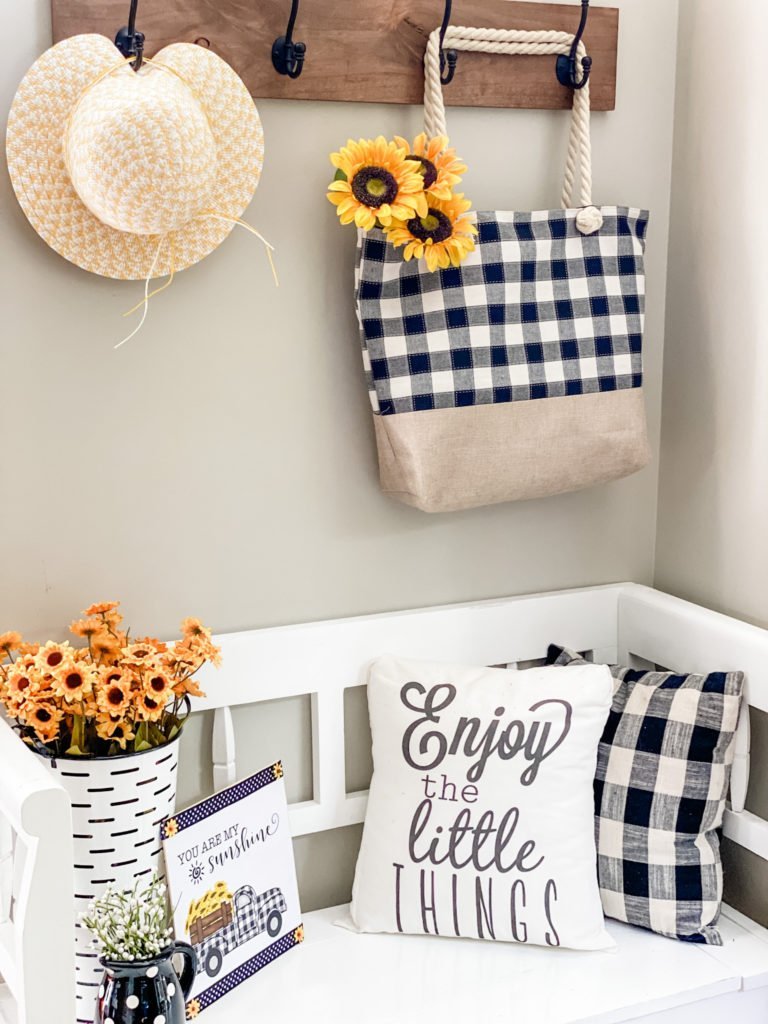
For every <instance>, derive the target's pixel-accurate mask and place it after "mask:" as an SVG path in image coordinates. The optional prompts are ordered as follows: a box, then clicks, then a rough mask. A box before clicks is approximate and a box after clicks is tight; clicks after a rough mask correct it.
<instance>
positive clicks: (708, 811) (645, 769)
mask: <svg viewBox="0 0 768 1024" xmlns="http://www.w3.org/2000/svg"><path fill="white" fill-rule="evenodd" d="M547 660H548V661H549V662H550V663H551V664H554V665H573V666H583V665H585V664H586V662H585V661H584V659H583V658H582V657H581V656H580V655H579V654H577V653H576V652H575V651H569V650H567V649H566V648H563V647H556V646H554V645H553V646H552V647H550V649H549V654H548V658H547ZM611 674H612V675H613V678H614V695H613V703H612V706H611V713H610V715H609V716H608V721H607V723H606V726H605V731H604V732H603V737H602V740H601V742H600V749H599V752H598V757H597V775H596V777H595V825H596V834H597V852H598V875H599V880H600V896H601V898H602V901H603V908H604V910H605V913H606V914H607V915H608V917H614V918H616V919H617V920H619V921H627V922H629V923H630V924H635V925H640V926H641V927H643V928H650V929H651V930H652V931H654V932H659V933H660V934H661V935H667V936H669V937H670V938H677V939H683V940H685V941H688V942H706V943H709V944H711V945H721V944H722V939H721V937H720V933H719V932H718V930H717V927H716V922H717V918H718V916H719V913H720V903H721V900H722V896H723V868H722V862H721V859H720V842H719V837H718V832H717V830H718V829H719V828H720V825H721V823H722V820H723V811H724V809H725V801H726V797H727V795H728V783H729V779H730V770H731V765H732V763H733V750H734V744H733V740H734V736H735V732H736V726H737V724H738V720H739V706H740V701H741V694H742V689H743V685H744V675H743V673H741V672H712V673H710V674H709V675H677V674H675V673H674V672H648V671H645V670H636V669H631V668H622V667H621V666H619V665H613V666H611ZM575 682H576V681H575V680H574V683H575ZM576 685H578V684H576Z"/></svg>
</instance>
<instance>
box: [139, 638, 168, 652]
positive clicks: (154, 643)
mask: <svg viewBox="0 0 768 1024" xmlns="http://www.w3.org/2000/svg"><path fill="white" fill-rule="evenodd" d="M133 642H134V643H135V644H141V645H142V646H144V647H151V648H152V650H153V651H154V652H155V653H156V654H165V652H166V651H167V650H168V644H165V643H163V641H162V640H158V639H157V637H154V636H142V637H139V638H137V639H136V640H134V641H133Z"/></svg>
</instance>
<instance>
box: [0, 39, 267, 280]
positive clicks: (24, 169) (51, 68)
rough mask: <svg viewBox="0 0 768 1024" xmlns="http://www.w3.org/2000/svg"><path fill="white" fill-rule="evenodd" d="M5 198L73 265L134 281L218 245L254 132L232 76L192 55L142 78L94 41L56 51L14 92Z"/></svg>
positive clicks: (167, 55) (242, 182)
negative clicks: (12, 195) (14, 200)
mask: <svg viewBox="0 0 768 1024" xmlns="http://www.w3.org/2000/svg"><path fill="white" fill-rule="evenodd" d="M6 151H7V156H8V169H9V171H10V176H11V181H12V183H13V187H14V190H15V192H16V196H17V197H18V200H19V203H20V204H21V207H22V209H23V210H24V213H25V214H26V216H27V217H28V219H29V221H30V223H31V224H32V226H33V227H34V229H35V231H37V233H38V234H39V235H40V236H41V238H43V239H44V240H45V241H46V242H47V243H48V245H50V246H51V248H53V249H55V250H56V252H58V253H60V254H61V255H62V256H64V257H65V258H66V259H68V260H71V262H72V263H75V264H77V266H79V267H82V268H83V269H84V270H90V271H92V272H93V273H95V274H102V275H103V276H105V277H114V278H120V279H123V280H139V279H146V278H148V277H161V276H163V275H165V274H169V273H171V272H172V271H178V270H183V269H184V267H188V266H190V265H191V264H193V263H197V262H198V261H199V260H201V259H203V257H205V256H207V255H208V254H209V253H210V252H212V251H213V250H214V249H215V248H216V247H217V246H218V245H220V244H221V243H222V242H223V241H224V239H225V238H226V237H227V235H228V234H229V232H230V231H231V230H232V228H233V226H234V223H235V221H236V220H237V219H239V218H240V216H241V215H242V213H243V211H244V210H245V208H246V207H247V205H248V203H249V202H250V201H251V199H252V197H253V193H254V191H255V190H256V186H257V184H258V181H259V176H260V175H261V168H262V164H263V161H264V135H263V132H262V127H261V121H260V119H259V115H258V112H257V110H256V107H255V105H254V103H253V100H252V99H251V96H250V94H249V93H248V90H247V89H246V87H245V85H244V84H243V82H242V81H241V79H240V78H239V77H238V75H237V74H236V73H235V72H234V71H233V70H232V68H231V67H230V66H229V65H228V64H227V63H226V62H225V61H223V60H222V59H221V58H220V57H217V56H216V54H214V53H212V52H211V51H210V50H207V49H204V48H203V47H200V46H195V45H193V44H191V43H174V44H172V45H171V46H166V47H165V48H164V49H162V50H161V51H160V52H159V53H158V54H156V55H155V57H153V58H152V60H151V61H148V62H145V64H144V66H143V67H142V68H141V69H140V70H139V71H137V72H136V71H134V70H133V68H132V67H131V66H130V65H129V64H128V63H127V62H126V61H125V60H124V58H123V57H122V56H121V54H120V53H119V51H118V50H117V49H116V48H115V46H114V45H113V44H112V42H110V40H109V39H107V38H106V37H105V36H99V35H81V36H73V37H72V38H71V39H65V40H64V41H63V42H60V43H58V44H57V45H56V46H53V47H51V49H50V50H47V51H46V52H45V53H44V54H43V55H42V56H41V57H40V58H39V60H37V61H36V62H35V63H34V64H33V65H32V67H31V68H30V70H29V71H28V72H27V74H26V75H25V76H24V79H23V81H22V82H21V85H20V86H19V89H18V92H17V93H16V97H15V99H14V101H13V105H12V106H11V111H10V115H9V120H8V133H7V137H6Z"/></svg>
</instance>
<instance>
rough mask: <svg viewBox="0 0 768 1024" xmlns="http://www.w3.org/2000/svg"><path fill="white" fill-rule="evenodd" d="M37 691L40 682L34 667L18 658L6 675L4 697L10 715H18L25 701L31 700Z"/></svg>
mask: <svg viewBox="0 0 768 1024" xmlns="http://www.w3.org/2000/svg"><path fill="white" fill-rule="evenodd" d="M39 689H40V682H39V678H38V677H37V676H36V673H35V669H34V665H33V664H30V663H29V662H26V663H25V662H23V661H22V659H21V658H19V659H18V660H17V662H16V664H15V665H14V666H13V668H12V669H11V671H10V672H9V673H8V678H7V680H6V683H5V695H4V696H5V700H6V702H7V704H8V710H9V711H10V712H11V714H13V715H18V714H19V712H20V711H21V709H22V708H23V707H24V704H25V703H26V701H28V700H29V699H30V698H33V697H34V696H35V694H37V693H38V691H39Z"/></svg>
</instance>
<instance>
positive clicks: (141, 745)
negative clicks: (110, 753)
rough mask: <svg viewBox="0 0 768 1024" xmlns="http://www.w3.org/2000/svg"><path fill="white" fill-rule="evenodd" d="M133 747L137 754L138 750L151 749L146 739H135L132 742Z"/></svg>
mask: <svg viewBox="0 0 768 1024" xmlns="http://www.w3.org/2000/svg"><path fill="white" fill-rule="evenodd" d="M133 747H134V750H135V751H136V753H137V754H138V753H139V751H141V750H151V749H152V744H151V743H149V742H147V740H136V742H135V743H134V745H133Z"/></svg>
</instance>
